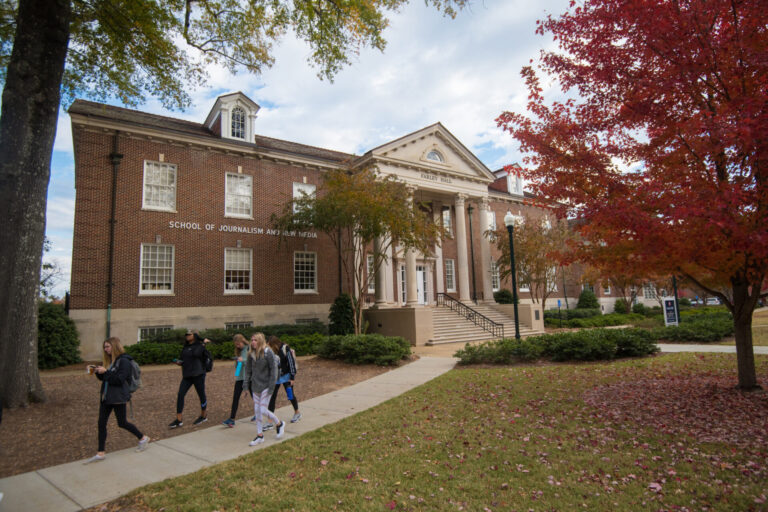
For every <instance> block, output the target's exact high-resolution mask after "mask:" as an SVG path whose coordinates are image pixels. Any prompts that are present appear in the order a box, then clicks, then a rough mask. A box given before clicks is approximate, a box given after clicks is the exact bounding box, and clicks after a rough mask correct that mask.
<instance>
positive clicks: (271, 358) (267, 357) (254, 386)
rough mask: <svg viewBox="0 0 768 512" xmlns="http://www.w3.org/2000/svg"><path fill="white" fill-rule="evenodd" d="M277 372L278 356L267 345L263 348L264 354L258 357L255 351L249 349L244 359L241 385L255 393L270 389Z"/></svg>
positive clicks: (273, 384)
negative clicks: (243, 376)
mask: <svg viewBox="0 0 768 512" xmlns="http://www.w3.org/2000/svg"><path fill="white" fill-rule="evenodd" d="M279 372H280V370H279V369H278V358H277V356H276V355H275V353H274V352H272V351H271V350H270V349H269V347H267V348H265V349H264V355H263V356H262V357H259V358H257V357H256V352H255V351H253V350H251V352H250V353H249V354H248V359H246V361H245V378H244V380H243V387H244V388H245V389H246V390H247V391H250V392H251V393H256V394H259V393H261V392H262V391H264V390H265V389H269V390H272V389H274V387H275V384H276V383H277V377H278V374H279Z"/></svg>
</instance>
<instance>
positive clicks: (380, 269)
mask: <svg viewBox="0 0 768 512" xmlns="http://www.w3.org/2000/svg"><path fill="white" fill-rule="evenodd" d="M383 246H384V241H383V240H382V238H381V237H376V238H375V239H374V240H373V255H374V256H373V257H374V261H376V262H377V263H378V266H377V267H376V281H375V283H376V305H377V306H384V305H386V303H387V295H386V291H385V288H386V282H387V277H386V274H385V269H384V265H383V263H384V260H383V258H382V256H381V252H382V251H381V248H382V247H383Z"/></svg>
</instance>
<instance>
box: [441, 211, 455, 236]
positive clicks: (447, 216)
mask: <svg viewBox="0 0 768 512" xmlns="http://www.w3.org/2000/svg"><path fill="white" fill-rule="evenodd" d="M441 215H442V219H441V221H442V223H443V229H444V230H445V234H446V235H448V236H450V237H453V216H452V215H451V208H450V207H448V208H445V209H444V210H443V211H442V213H441ZM446 221H447V222H446ZM446 224H448V225H447V226H446Z"/></svg>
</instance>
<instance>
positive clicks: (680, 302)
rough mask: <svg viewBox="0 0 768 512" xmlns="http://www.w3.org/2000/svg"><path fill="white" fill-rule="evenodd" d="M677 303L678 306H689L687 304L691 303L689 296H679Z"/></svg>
mask: <svg viewBox="0 0 768 512" xmlns="http://www.w3.org/2000/svg"><path fill="white" fill-rule="evenodd" d="M677 303H678V305H680V306H685V307H689V306H690V305H691V299H689V298H687V297H680V298H679V299H678V300H677Z"/></svg>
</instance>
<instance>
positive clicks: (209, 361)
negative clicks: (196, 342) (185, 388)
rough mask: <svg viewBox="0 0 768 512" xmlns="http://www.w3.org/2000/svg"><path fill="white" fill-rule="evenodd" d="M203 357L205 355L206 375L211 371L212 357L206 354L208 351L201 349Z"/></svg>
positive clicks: (208, 353)
mask: <svg viewBox="0 0 768 512" xmlns="http://www.w3.org/2000/svg"><path fill="white" fill-rule="evenodd" d="M203 350H204V352H203V355H205V373H208V372H210V371H213V356H212V355H211V353H210V352H208V349H207V348H206V349H203Z"/></svg>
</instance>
